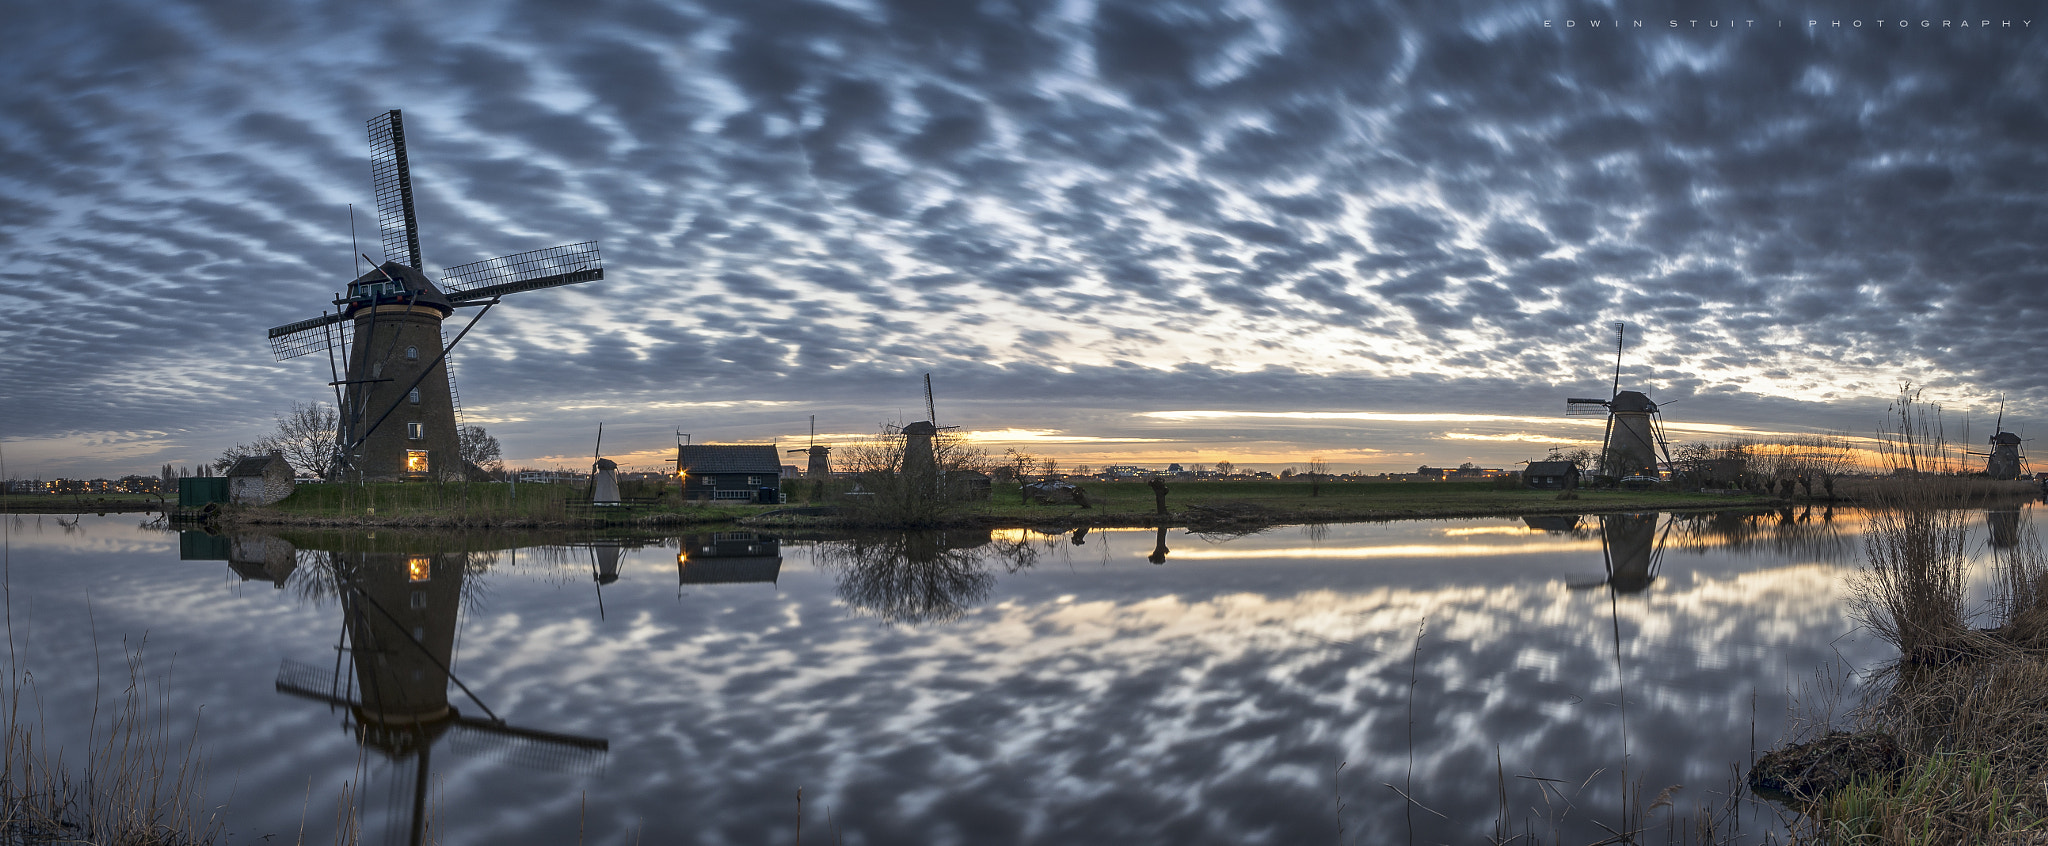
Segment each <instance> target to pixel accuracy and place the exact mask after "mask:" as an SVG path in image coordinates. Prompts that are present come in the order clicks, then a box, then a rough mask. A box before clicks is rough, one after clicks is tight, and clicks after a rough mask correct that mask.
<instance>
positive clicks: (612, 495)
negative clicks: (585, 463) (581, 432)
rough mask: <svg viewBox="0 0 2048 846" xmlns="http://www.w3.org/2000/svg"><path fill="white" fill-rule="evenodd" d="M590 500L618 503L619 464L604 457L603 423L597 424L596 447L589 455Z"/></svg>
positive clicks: (604, 503) (601, 503)
mask: <svg viewBox="0 0 2048 846" xmlns="http://www.w3.org/2000/svg"><path fill="white" fill-rule="evenodd" d="M590 502H591V504H592V505H618V504H619V465H618V463H617V462H614V461H612V460H611V459H609V458H606V457H604V424H603V423H599V424H597V448H596V449H593V450H591V456H590Z"/></svg>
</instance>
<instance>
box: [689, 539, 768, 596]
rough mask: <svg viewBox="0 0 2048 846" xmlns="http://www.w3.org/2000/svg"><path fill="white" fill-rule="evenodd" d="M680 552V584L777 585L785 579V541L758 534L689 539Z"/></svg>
mask: <svg viewBox="0 0 2048 846" xmlns="http://www.w3.org/2000/svg"><path fill="white" fill-rule="evenodd" d="M680 546H681V548H680V549H678V550H677V551H676V584H677V586H678V589H680V586H682V585H722V584H741V583H747V582H765V583H767V584H775V582H776V580H778V579H780V578H781V577H782V541H781V540H780V539H778V538H774V537H769V536H766V535H760V534H756V533H754V532H712V533H710V534H701V535H686V536H684V537H683V539H682V542H681V544H680Z"/></svg>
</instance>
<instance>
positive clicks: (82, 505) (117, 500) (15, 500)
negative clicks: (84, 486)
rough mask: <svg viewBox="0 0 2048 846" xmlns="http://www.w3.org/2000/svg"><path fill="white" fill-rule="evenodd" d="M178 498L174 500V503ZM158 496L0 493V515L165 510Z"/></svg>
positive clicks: (172, 500) (162, 501) (134, 494)
mask: <svg viewBox="0 0 2048 846" xmlns="http://www.w3.org/2000/svg"><path fill="white" fill-rule="evenodd" d="M176 503H177V497H175V496H174V497H171V504H173V505H175V504H176ZM164 508H165V505H164V500H163V498H162V497H159V496H157V495H156V494H139V493H108V494H77V495H72V494H0V514H94V513H100V514H108V513H113V512H116V511H162V510H163V509H164Z"/></svg>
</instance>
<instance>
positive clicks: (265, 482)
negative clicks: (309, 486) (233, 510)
mask: <svg viewBox="0 0 2048 846" xmlns="http://www.w3.org/2000/svg"><path fill="white" fill-rule="evenodd" d="M227 477H228V499H229V500H230V501H232V502H234V503H236V504H238V505H269V504H271V503H273V502H276V501H278V500H280V499H284V498H285V497H288V496H291V495H292V486H293V484H294V483H293V481H292V465H291V462H288V461H285V460H284V456H283V455H280V454H278V453H275V452H273V453H270V454H268V455H252V456H249V457H247V458H243V459H241V460H239V461H236V462H235V466H233V467H230V468H228V474H227Z"/></svg>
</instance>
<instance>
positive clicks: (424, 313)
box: [349, 306, 463, 480]
mask: <svg viewBox="0 0 2048 846" xmlns="http://www.w3.org/2000/svg"><path fill="white" fill-rule="evenodd" d="M376 311H377V315H376V321H375V324H374V326H373V325H372V323H371V318H370V315H369V312H367V311H365V312H364V313H363V314H361V315H360V316H358V317H357V318H356V334H355V338H356V343H355V346H354V348H353V349H352V350H351V351H350V359H351V367H350V372H351V373H354V374H358V375H357V377H356V378H372V379H379V378H381V379H389V380H391V381H388V382H366V383H362V384H358V385H351V386H350V387H351V388H353V389H355V390H354V391H353V392H352V395H353V396H355V397H357V398H358V399H357V400H355V401H351V402H350V403H349V405H350V407H351V408H356V407H360V408H361V409H362V412H361V413H362V418H361V423H360V424H359V425H360V426H362V427H368V426H369V425H370V424H372V423H375V422H376V420H377V417H378V415H380V414H382V413H383V411H384V409H385V408H387V407H390V406H392V404H393V403H394V402H396V410H394V411H393V412H392V413H391V415H390V416H389V417H386V418H385V419H384V422H383V424H382V425H380V426H378V427H377V428H376V429H375V430H374V431H372V432H371V433H370V436H369V438H368V439H367V440H366V441H364V443H363V446H362V448H361V450H360V452H361V454H362V463H361V470H362V472H363V475H364V476H365V477H367V478H370V479H373V480H374V479H400V478H419V477H421V476H425V477H427V478H435V477H441V478H460V477H461V476H462V473H463V467H462V463H461V457H460V456H461V450H460V441H459V439H458V433H457V432H456V423H455V400H454V397H453V396H452V395H451V394H450V392H449V390H448V374H447V370H446V368H445V367H443V366H442V365H441V364H439V363H436V362H435V361H434V359H435V357H436V356H438V355H439V354H440V351H441V345H440V341H441V314H440V312H438V311H436V310H434V309H430V308H424V307H407V306H379V307H378V308H377V310H376ZM408 350H411V351H412V352H411V354H410V355H408V352H407V351H408ZM429 365H431V367H432V372H429V373H427V374H426V377H425V378H423V379H419V380H418V381H419V385H418V388H417V390H418V391H419V402H418V403H414V402H412V401H411V397H410V396H409V393H408V391H407V390H406V388H407V386H408V385H411V384H412V383H413V381H414V379H415V378H416V377H418V376H419V375H420V373H421V371H422V370H424V369H427V368H428V367H429ZM415 423H416V424H419V426H418V435H419V437H413V434H414V431H413V427H412V425H411V424H415ZM358 433H360V429H359V430H358ZM358 436H360V435H359V434H358ZM413 450H425V451H426V453H427V460H428V469H427V472H426V473H425V474H415V473H411V472H409V471H408V470H407V469H406V460H407V453H408V452H410V451H413Z"/></svg>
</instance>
